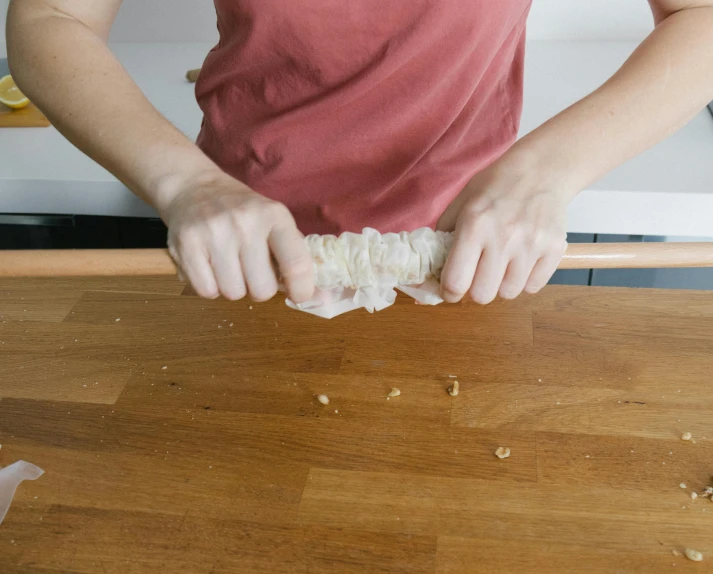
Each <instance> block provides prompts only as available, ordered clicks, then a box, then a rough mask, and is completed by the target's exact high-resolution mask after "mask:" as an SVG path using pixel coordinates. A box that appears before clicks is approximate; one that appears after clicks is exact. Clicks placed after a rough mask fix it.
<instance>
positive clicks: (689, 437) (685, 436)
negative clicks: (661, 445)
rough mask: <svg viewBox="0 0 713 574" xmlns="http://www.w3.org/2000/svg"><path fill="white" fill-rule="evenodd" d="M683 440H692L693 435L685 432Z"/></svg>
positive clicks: (682, 436)
mask: <svg viewBox="0 0 713 574" xmlns="http://www.w3.org/2000/svg"><path fill="white" fill-rule="evenodd" d="M681 440H691V433H689V432H685V433H683V434H682V435H681Z"/></svg>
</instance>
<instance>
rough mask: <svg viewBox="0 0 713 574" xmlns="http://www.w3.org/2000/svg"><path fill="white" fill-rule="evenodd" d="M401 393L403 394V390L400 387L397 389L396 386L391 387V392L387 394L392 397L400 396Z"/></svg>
mask: <svg viewBox="0 0 713 574" xmlns="http://www.w3.org/2000/svg"><path fill="white" fill-rule="evenodd" d="M400 394H401V391H400V390H399V389H397V388H396V387H394V388H393V389H391V391H389V394H388V395H387V396H388V397H389V398H390V397H398V396H399V395H400Z"/></svg>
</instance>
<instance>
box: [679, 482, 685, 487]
mask: <svg viewBox="0 0 713 574" xmlns="http://www.w3.org/2000/svg"><path fill="white" fill-rule="evenodd" d="M678 486H680V487H681V488H686V483H685V482H682V483H681V484H679V485H678Z"/></svg>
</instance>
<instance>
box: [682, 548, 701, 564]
mask: <svg viewBox="0 0 713 574" xmlns="http://www.w3.org/2000/svg"><path fill="white" fill-rule="evenodd" d="M685 553H686V558H688V559H689V560H693V561H694V562H700V561H701V560H703V554H701V553H700V552H698V550H691V549H690V548H686V551H685Z"/></svg>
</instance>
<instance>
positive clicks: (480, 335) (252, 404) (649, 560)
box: [0, 278, 713, 574]
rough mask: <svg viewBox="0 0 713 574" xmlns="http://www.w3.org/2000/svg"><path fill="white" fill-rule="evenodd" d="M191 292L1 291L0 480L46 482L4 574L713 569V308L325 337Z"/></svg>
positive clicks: (642, 299)
mask: <svg viewBox="0 0 713 574" xmlns="http://www.w3.org/2000/svg"><path fill="white" fill-rule="evenodd" d="M183 290H184V287H183V285H181V284H179V283H177V282H175V281H173V280H169V279H151V278H148V279H82V280H79V279H77V280H67V279H65V280H37V279H35V280H29V279H28V280H2V282H0V314H1V315H2V317H0V321H2V322H1V323H0V373H1V374H0V397H2V400H1V401H0V443H2V449H1V450H0V464H2V465H7V464H10V463H12V462H14V461H15V460H19V459H24V460H27V461H30V462H33V463H35V464H37V465H39V466H40V467H42V468H43V469H45V471H46V474H45V475H44V476H42V477H41V478H40V479H39V480H37V481H35V482H24V483H23V484H22V485H21V486H20V488H19V489H18V492H17V494H16V496H15V500H14V502H13V505H12V507H11V509H10V512H9V513H8V515H7V518H6V519H5V522H4V523H3V524H2V526H0V572H3V573H16V572H17V573H39V572H42V573H50V572H81V573H94V572H98V573H121V574H129V573H144V572H149V573H163V572H169V573H184V572H186V573H206V574H207V573H210V572H213V573H221V572H270V573H278V572H299V573H317V572H409V573H411V572H439V573H445V572H454V573H463V572H507V573H532V572H538V573H539V572H596V573H602V572H615V571H616V572H657V573H658V572H669V571H671V572H672V571H677V572H689V571H690V572H711V571H712V570H713V537H712V536H711V532H712V527H713V503H712V502H711V501H710V500H707V499H700V498H699V499H698V500H696V501H695V502H692V501H691V498H690V492H691V491H692V490H697V491H701V490H703V488H704V487H706V486H708V485H709V484H710V481H711V475H712V474H713V440H711V439H713V293H700V292H682V291H679V292H673V291H669V292H665V291H645V290H625V289H624V290H622V289H597V288H575V287H549V288H547V289H546V290H545V291H544V292H543V293H542V294H540V295H539V296H537V297H522V298H520V299H518V300H517V301H515V302H509V303H508V302H496V303H494V304H492V305H490V306H487V307H484V308H483V307H477V306H475V305H473V304H462V305H453V306H448V305H441V306H439V307H422V306H415V305H413V301H412V300H410V299H407V298H400V299H399V300H398V301H397V303H396V305H395V306H394V307H392V308H391V309H388V310H386V311H384V312H381V313H378V314H376V315H373V316H371V315H368V314H367V313H365V312H354V313H350V314H347V315H344V316H342V317H339V318H337V319H334V320H332V321H326V320H323V319H318V318H315V317H312V316H309V315H306V314H302V313H299V312H296V311H292V310H289V309H287V308H286V307H285V305H284V302H283V301H282V300H280V299H275V300H273V301H271V302H269V303H266V304H257V303H249V302H241V303H229V302H226V301H222V300H219V301H204V300H201V299H199V298H197V297H193V296H182V292H183ZM449 375H457V377H458V381H459V382H460V387H461V392H460V395H459V396H457V397H451V396H449V395H448V394H447V392H446V389H447V387H448V386H449V385H450V384H451V383H452V381H453V379H451V378H449ZM392 387H397V388H399V389H400V390H401V395H400V396H399V397H395V398H392V399H390V400H387V393H388V392H389V390H390V389H391V388H392ZM320 393H324V394H326V395H328V397H329V399H330V403H329V405H328V406H323V405H321V404H320V403H319V402H318V401H317V400H316V395H317V394H320ZM684 432H691V433H692V435H693V438H694V439H695V443H693V442H685V441H682V440H681V435H682V434H683V433H684ZM500 446H503V447H509V448H510V449H511V452H512V455H511V456H510V458H507V459H504V460H500V459H498V458H496V457H495V456H494V451H495V450H496V449H497V448H498V447H500ZM680 483H685V484H686V489H682V488H679V484H680ZM685 548H693V549H696V550H699V551H701V552H703V553H704V556H705V558H704V561H703V562H700V563H694V562H691V561H688V560H686V558H683V557H677V556H674V555H673V551H674V550H676V551H683V550H684V549H685ZM674 565H675V566H676V567H677V568H674Z"/></svg>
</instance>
